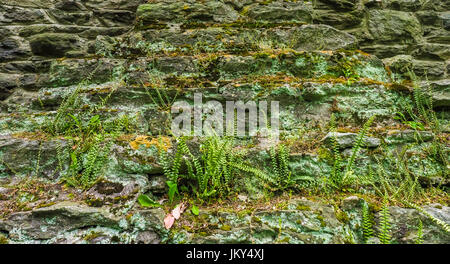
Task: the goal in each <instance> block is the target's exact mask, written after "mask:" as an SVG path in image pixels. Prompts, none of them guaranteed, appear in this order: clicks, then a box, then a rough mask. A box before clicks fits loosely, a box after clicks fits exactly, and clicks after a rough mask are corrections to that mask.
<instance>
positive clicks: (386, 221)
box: [378, 201, 392, 244]
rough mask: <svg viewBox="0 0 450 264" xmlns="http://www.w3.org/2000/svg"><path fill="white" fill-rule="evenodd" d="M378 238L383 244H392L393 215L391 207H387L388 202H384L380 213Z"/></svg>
mask: <svg viewBox="0 0 450 264" xmlns="http://www.w3.org/2000/svg"><path fill="white" fill-rule="evenodd" d="M378 238H379V239H380V242H381V243H382V244H390V243H391V239H392V235H391V215H390V213H389V207H388V205H387V201H384V202H383V207H382V208H381V212H380V231H379V234H378Z"/></svg>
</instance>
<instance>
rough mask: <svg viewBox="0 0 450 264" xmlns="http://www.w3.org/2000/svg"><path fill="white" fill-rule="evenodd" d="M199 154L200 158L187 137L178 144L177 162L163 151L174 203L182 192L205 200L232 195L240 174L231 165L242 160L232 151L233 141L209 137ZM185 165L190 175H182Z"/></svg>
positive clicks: (161, 159)
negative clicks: (236, 175)
mask: <svg viewBox="0 0 450 264" xmlns="http://www.w3.org/2000/svg"><path fill="white" fill-rule="evenodd" d="M199 150H200V155H199V157H196V156H194V155H193V154H192V152H191V150H190V149H189V147H188V146H187V144H186V139H185V138H184V137H182V138H180V139H179V140H178V147H177V150H176V153H175V156H174V158H173V159H170V157H169V156H168V154H167V153H166V152H165V151H164V150H163V149H160V163H161V164H162V166H163V169H164V173H165V175H166V177H167V178H168V182H167V184H168V185H169V198H170V199H171V200H172V199H173V196H174V194H175V193H178V189H181V190H184V191H187V192H188V193H193V194H195V195H196V196H197V197H198V198H199V199H201V200H206V199H210V198H212V197H219V196H225V195H226V194H227V193H229V192H230V190H231V184H232V182H233V180H234V177H235V173H236V172H235V169H234V168H233V167H232V166H231V165H230V164H233V163H234V162H236V160H237V158H238V155H237V154H236V153H235V152H233V150H232V140H231V139H228V138H225V139H222V138H220V137H218V136H211V137H207V138H206V139H205V141H204V142H202V143H201V145H200V149H199ZM182 164H184V165H185V166H186V170H187V172H186V173H181V171H180V168H181V165H182Z"/></svg>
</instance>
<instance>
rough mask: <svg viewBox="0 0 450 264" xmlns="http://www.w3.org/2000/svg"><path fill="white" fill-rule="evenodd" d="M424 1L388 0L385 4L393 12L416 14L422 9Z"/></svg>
mask: <svg viewBox="0 0 450 264" xmlns="http://www.w3.org/2000/svg"><path fill="white" fill-rule="evenodd" d="M422 3H423V1H421V0H387V1H384V4H385V6H386V7H387V8H389V9H393V10H400V11H407V12H414V11H418V10H419V9H420V8H421V7H422Z"/></svg>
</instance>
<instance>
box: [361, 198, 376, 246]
mask: <svg viewBox="0 0 450 264" xmlns="http://www.w3.org/2000/svg"><path fill="white" fill-rule="evenodd" d="M362 228H363V242H364V244H366V243H367V241H368V240H369V239H370V238H371V237H373V235H374V232H373V225H372V219H371V216H370V211H369V206H368V205H367V204H366V203H364V205H363V208H362Z"/></svg>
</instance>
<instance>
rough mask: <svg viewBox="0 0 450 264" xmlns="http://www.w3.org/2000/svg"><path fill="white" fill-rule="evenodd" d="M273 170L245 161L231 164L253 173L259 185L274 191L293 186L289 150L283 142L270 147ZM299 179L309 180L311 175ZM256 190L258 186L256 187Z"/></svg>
mask: <svg viewBox="0 0 450 264" xmlns="http://www.w3.org/2000/svg"><path fill="white" fill-rule="evenodd" d="M269 156H270V164H271V170H270V171H269V172H265V171H262V170H260V169H258V168H255V167H253V166H250V165H248V164H245V163H231V164H230V165H231V166H233V167H235V168H237V169H239V170H241V171H244V172H247V173H250V174H252V175H253V176H255V177H256V178H257V179H258V180H259V185H260V186H261V187H264V188H266V189H268V190H270V191H272V192H275V191H284V190H287V189H289V188H292V187H293V186H294V185H295V181H294V180H293V179H292V172H291V170H290V168H289V151H288V149H287V147H286V146H285V145H283V144H280V145H278V146H277V147H271V148H270V149H269ZM299 180H305V181H309V180H311V179H310V178H309V177H305V178H300V179H299ZM254 189H255V190H256V189H257V188H254Z"/></svg>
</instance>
